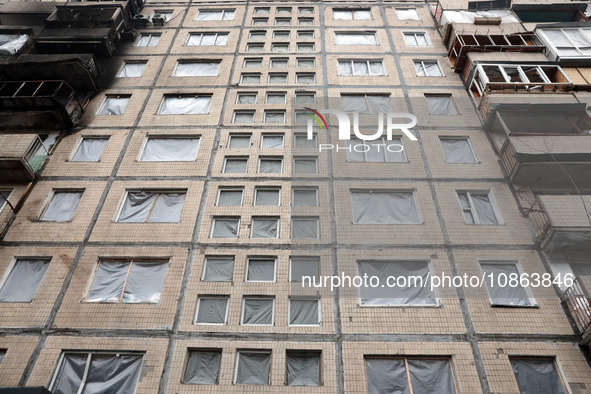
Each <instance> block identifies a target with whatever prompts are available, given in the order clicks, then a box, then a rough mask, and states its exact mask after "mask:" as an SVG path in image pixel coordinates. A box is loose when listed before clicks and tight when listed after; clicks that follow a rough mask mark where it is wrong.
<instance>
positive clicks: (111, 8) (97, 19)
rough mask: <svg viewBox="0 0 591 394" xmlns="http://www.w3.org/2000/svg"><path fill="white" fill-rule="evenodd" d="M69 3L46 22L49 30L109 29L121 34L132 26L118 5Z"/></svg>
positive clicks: (57, 10)
mask: <svg viewBox="0 0 591 394" xmlns="http://www.w3.org/2000/svg"><path fill="white" fill-rule="evenodd" d="M112 4H114V5H110V4H109V3H104V2H103V3H69V4H67V5H63V6H59V5H58V6H57V9H56V10H55V12H54V13H53V14H51V15H50V16H49V17H48V18H47V19H46V20H45V26H46V27H48V28H89V29H93V28H98V27H108V28H111V29H113V30H115V31H116V32H121V30H123V29H124V28H125V27H129V26H130V21H129V20H126V18H125V14H124V13H123V9H122V7H119V6H117V4H118V3H112Z"/></svg>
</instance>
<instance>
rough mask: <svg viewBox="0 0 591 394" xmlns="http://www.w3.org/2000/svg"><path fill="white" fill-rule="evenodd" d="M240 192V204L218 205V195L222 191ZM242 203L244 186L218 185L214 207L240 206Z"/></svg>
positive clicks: (219, 195)
mask: <svg viewBox="0 0 591 394" xmlns="http://www.w3.org/2000/svg"><path fill="white" fill-rule="evenodd" d="M238 191H239V192H240V205H220V197H221V194H222V192H238ZM243 205H244V187H234V186H218V192H217V196H216V199H215V206H216V207H220V206H221V207H226V206H237V207H241V206H243Z"/></svg>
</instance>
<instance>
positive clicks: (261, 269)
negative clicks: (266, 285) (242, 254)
mask: <svg viewBox="0 0 591 394" xmlns="http://www.w3.org/2000/svg"><path fill="white" fill-rule="evenodd" d="M276 265H277V260H276V259H269V258H261V257H251V258H249V259H248V261H247V268H246V281H247V282H275V275H276V270H277V268H276Z"/></svg>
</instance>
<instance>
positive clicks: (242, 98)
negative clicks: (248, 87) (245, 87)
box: [236, 93, 257, 104]
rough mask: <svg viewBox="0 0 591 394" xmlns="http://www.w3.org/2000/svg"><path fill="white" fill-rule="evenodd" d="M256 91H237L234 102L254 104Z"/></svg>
mask: <svg viewBox="0 0 591 394" xmlns="http://www.w3.org/2000/svg"><path fill="white" fill-rule="evenodd" d="M256 103H257V94H256V93H238V94H237V95H236V104H256Z"/></svg>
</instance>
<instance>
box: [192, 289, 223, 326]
mask: <svg viewBox="0 0 591 394" xmlns="http://www.w3.org/2000/svg"><path fill="white" fill-rule="evenodd" d="M229 303H230V296H199V298H198V299H197V311H196V312H195V321H194V322H193V323H194V324H218V325H224V324H227V323H228V304H229Z"/></svg>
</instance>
